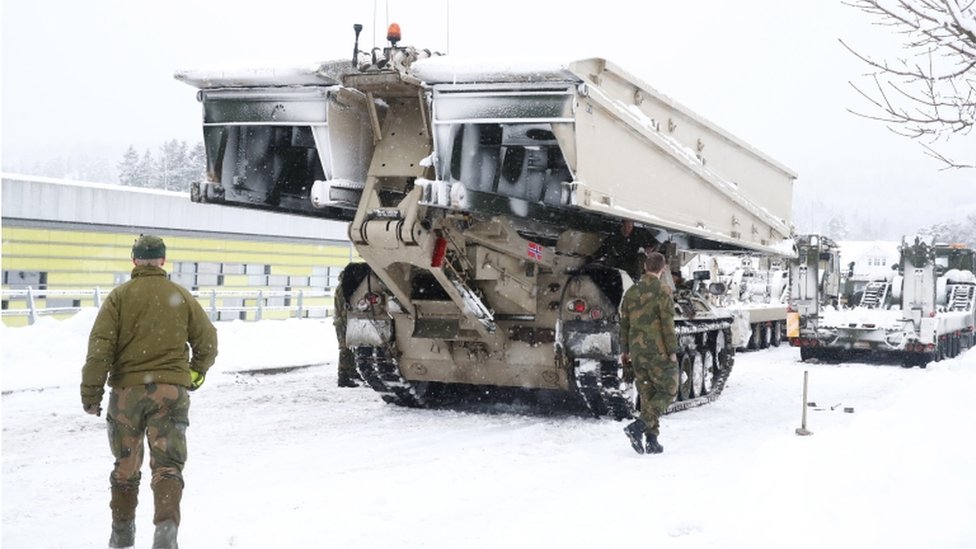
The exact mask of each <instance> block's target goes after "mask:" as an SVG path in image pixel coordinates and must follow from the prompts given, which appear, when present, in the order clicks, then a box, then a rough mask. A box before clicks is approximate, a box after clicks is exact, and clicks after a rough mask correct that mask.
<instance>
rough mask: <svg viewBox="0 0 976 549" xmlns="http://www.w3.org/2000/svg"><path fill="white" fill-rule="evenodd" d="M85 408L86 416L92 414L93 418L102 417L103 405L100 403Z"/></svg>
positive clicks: (87, 405) (86, 405)
mask: <svg viewBox="0 0 976 549" xmlns="http://www.w3.org/2000/svg"><path fill="white" fill-rule="evenodd" d="M83 407H84V409H85V413H86V414H91V415H93V416H101V415H102V405H101V404H100V403H98V402H93V403H91V404H85V405H84V406H83Z"/></svg>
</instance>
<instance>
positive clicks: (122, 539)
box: [108, 520, 136, 547]
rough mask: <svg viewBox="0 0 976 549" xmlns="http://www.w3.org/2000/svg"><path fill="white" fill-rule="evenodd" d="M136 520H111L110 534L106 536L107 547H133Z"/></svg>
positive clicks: (134, 543)
mask: <svg viewBox="0 0 976 549" xmlns="http://www.w3.org/2000/svg"><path fill="white" fill-rule="evenodd" d="M135 545H136V521H134V520H113V521H112V535H111V536H110V537H109V538H108V546H109V547H135Z"/></svg>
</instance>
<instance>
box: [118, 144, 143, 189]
mask: <svg viewBox="0 0 976 549" xmlns="http://www.w3.org/2000/svg"><path fill="white" fill-rule="evenodd" d="M118 167H119V183H121V184H123V185H138V184H139V183H138V178H139V153H137V152H136V148H135V147H133V146H132V145H129V149H128V150H126V151H125V154H124V155H122V161H121V162H119V164H118Z"/></svg>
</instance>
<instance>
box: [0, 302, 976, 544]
mask: <svg viewBox="0 0 976 549" xmlns="http://www.w3.org/2000/svg"><path fill="white" fill-rule="evenodd" d="M93 317H94V312H93V311H85V312H83V313H80V314H79V315H76V316H75V317H74V318H72V319H70V320H66V321H61V322H59V321H55V320H51V319H43V320H42V321H41V322H39V323H38V324H36V325H35V326H31V327H26V328H16V329H13V328H3V329H2V332H0V333H2V359H3V362H2V370H0V385H2V388H3V397H2V399H3V410H2V412H3V414H2V420H3V437H2V459H3V478H2V506H3V516H2V545H3V547H4V548H9V549H17V548H30V549H34V548H72V549H76V548H87V547H104V546H105V544H106V541H107V538H108V533H109V523H110V515H109V509H108V474H109V471H110V469H111V465H112V458H111V455H110V453H109V449H108V445H107V442H106V435H105V422H104V419H103V418H93V417H90V416H87V415H85V414H84V413H83V412H82V410H81V405H80V401H79V396H78V383H79V381H80V380H79V377H80V367H81V364H82V363H83V361H84V354H85V344H86V340H87V332H88V329H89V327H90V325H91V322H92V320H93ZM218 329H219V336H220V341H221V350H220V356H219V358H218V360H217V364H216V366H215V367H214V369H213V370H212V373H211V375H209V376H208V379H207V382H206V384H205V385H204V387H203V388H202V389H201V390H200V391H198V392H196V393H194V394H193V397H192V398H193V405H192V408H191V422H192V425H191V427H190V430H189V444H190V458H189V461H188V463H187V466H186V470H185V477H186V481H187V488H186V492H185V495H184V504H183V525H182V527H181V532H180V546H181V547H183V548H184V549H213V548H224V547H233V548H262V549H266V548H277V547H303V548H304V547H308V548H319V547H343V548H346V547H383V548H388V547H451V548H454V547H492V548H496V547H633V546H640V547H679V548H697V547H709V548H729V547H749V548H754V547H770V548H773V547H775V548H781V547H791V548H794V547H797V548H804V547H810V548H818V549H822V548H828V547H830V548H837V547H857V548H864V547H879V548H880V547H885V548H889V547H912V548H916V547H933V548H947V547H960V548H961V547H974V546H976V521H974V520H973V518H974V517H976V452H974V444H973V442H972V435H971V433H972V428H971V426H972V422H973V420H974V419H976V398H973V394H974V391H976V353H974V352H969V353H966V354H964V355H962V356H960V357H959V358H957V359H954V360H949V361H945V362H942V363H938V364H933V365H930V366H929V367H928V368H927V369H918V368H915V369H903V368H900V367H897V366H885V365H868V364H846V365H826V364H824V365H815V364H807V365H802V364H799V363H797V359H798V353H797V352H796V350H794V349H790V348H787V347H781V348H778V349H771V350H768V351H760V352H754V353H743V354H739V355H738V356H737V359H736V366H735V369H734V370H733V372H732V376H731V378H730V380H729V384H728V386H727V387H726V390H725V393H724V394H723V395H722V397H721V398H720V399H719V400H718V401H717V402H715V403H712V404H710V405H708V406H705V407H701V408H697V409H693V410H688V411H684V412H680V413H677V414H674V415H671V416H667V417H666V418H664V420H663V432H662V437H661V440H662V442H663V444H664V445H665V448H666V450H665V453H664V454H662V455H658V456H638V455H637V454H635V453H634V452H633V451H632V450H631V449H630V446H629V445H628V443H627V441H626V439H625V437H624V435H623V433H622V432H621V428H622V426H623V424H621V423H617V422H613V421H610V420H596V419H591V418H586V417H580V416H578V415H574V414H573V413H572V412H571V411H568V410H566V411H560V410H556V411H555V412H553V411H545V410H542V409H540V408H537V407H534V406H532V405H530V404H520V405H506V406H500V405H499V406H495V407H488V408H485V407H483V406H482V407H478V408H475V407H471V406H468V407H463V406H456V407H453V408H447V409H444V408H440V409H433V410H412V409H403V408H398V407H395V406H392V405H387V404H384V403H383V402H381V401H380V399H379V398H378V397H377V395H376V394H375V393H373V392H372V391H370V390H368V389H339V388H337V387H336V383H335V381H336V379H335V357H336V348H335V341H334V332H333V331H332V326H331V324H329V323H328V321H325V322H323V321H315V320H301V321H299V320H294V321H263V322H256V323H243V322H233V323H221V324H219V325H218ZM307 364H314V365H316V366H312V367H309V368H303V369H297V370H293V371H290V372H287V373H282V374H277V375H267V374H254V373H243V372H244V371H246V370H251V369H256V368H263V367H275V366H288V365H307ZM804 369H806V370H809V372H810V399H811V400H812V401H815V402H816V403H817V404H818V406H817V409H810V412H809V417H808V427H809V428H810V429H811V430H812V431H814V435H813V436H810V437H798V436H796V435H795V434H794V429H795V428H796V427H798V426H799V422H800V411H801V405H800V400H801V388H802V378H803V371H804ZM836 404H840V405H841V406H839V407H837V408H836V409H834V410H830V408H831V407H832V406H834V405H836ZM844 407H853V408H854V413H844V412H843V411H842V409H843V408H844ZM145 468H146V472H145V473H144V478H143V492H142V505H141V506H140V509H139V516H138V519H137V521H138V522H137V524H138V532H137V547H149V545H150V541H151V537H152V536H151V532H152V524H151V518H152V512H151V505H152V497H151V492H150V490H149V487H148V464H146V466H145Z"/></svg>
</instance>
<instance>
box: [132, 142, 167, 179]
mask: <svg viewBox="0 0 976 549" xmlns="http://www.w3.org/2000/svg"><path fill="white" fill-rule="evenodd" d="M136 174H137V179H136V183H135V185H136V186H137V187H149V188H153V189H159V188H161V187H160V178H159V174H158V171H157V170H156V160H155V159H154V158H153V156H152V153H151V152H149V149H146V152H145V153H143V155H142V160H141V161H140V162H139V168H138V169H137V170H136Z"/></svg>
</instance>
